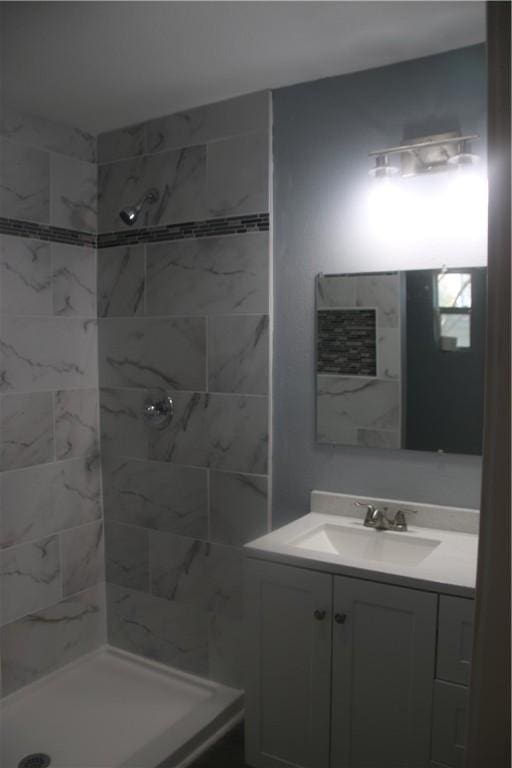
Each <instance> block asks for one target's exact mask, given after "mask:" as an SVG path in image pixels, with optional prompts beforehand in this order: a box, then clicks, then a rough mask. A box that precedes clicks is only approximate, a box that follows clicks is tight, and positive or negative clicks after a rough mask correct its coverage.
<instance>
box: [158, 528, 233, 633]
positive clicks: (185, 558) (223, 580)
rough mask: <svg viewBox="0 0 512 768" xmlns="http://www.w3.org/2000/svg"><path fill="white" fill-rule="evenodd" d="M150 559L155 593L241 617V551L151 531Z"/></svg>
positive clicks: (198, 606)
mask: <svg viewBox="0 0 512 768" xmlns="http://www.w3.org/2000/svg"><path fill="white" fill-rule="evenodd" d="M149 562H150V579H151V592H152V594H154V595H157V596H159V597H165V598H166V599H167V600H172V601H175V602H177V603H184V604H189V605H194V606H195V607H196V608H200V609H201V610H204V611H211V612H214V613H220V614H222V615H226V616H231V617H233V618H241V616H242V562H243V554H242V552H241V550H239V549H236V548H235V547H225V546H223V545H221V544H208V543H206V542H203V541H198V540H197V539H190V538H187V537H185V536H176V535H175V534H172V533H162V532H161V531H151V532H150V535H149Z"/></svg>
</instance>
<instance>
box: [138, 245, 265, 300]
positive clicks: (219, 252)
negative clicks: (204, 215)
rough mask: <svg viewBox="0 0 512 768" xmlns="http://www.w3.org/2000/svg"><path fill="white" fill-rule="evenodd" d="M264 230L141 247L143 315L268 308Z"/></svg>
mask: <svg viewBox="0 0 512 768" xmlns="http://www.w3.org/2000/svg"><path fill="white" fill-rule="evenodd" d="M268 262H269V256H268V234H267V233H266V232H261V233H252V234H246V235H234V236H233V235H231V236H229V237H212V238H205V239H203V240H185V241H182V242H176V243H161V244H160V243H159V244H154V245H148V246H147V280H148V284H147V299H146V301H147V313H148V314H150V315H171V314H178V315H179V314H197V313H201V314H208V315H210V314H237V313H261V314H265V313H267V312H268V307H269V301H268V270H269V264H268Z"/></svg>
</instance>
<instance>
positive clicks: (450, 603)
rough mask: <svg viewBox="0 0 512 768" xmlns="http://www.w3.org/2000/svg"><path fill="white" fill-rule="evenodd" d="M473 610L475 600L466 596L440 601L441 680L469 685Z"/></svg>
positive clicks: (446, 598) (439, 659)
mask: <svg viewBox="0 0 512 768" xmlns="http://www.w3.org/2000/svg"><path fill="white" fill-rule="evenodd" d="M474 609H475V603H474V600H468V599H466V598H464V597H447V596H442V597H441V598H440V600H439V637H438V641H437V674H436V677H437V678H439V679H440V680H447V681H448V682H450V683H460V684H461V685H468V684H469V663H470V659H471V646H472V643H473V616H474Z"/></svg>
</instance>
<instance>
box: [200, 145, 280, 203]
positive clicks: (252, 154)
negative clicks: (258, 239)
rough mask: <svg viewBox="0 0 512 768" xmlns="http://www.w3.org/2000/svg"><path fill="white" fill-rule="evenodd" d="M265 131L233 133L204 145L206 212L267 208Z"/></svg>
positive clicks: (268, 150) (267, 158)
mask: <svg viewBox="0 0 512 768" xmlns="http://www.w3.org/2000/svg"><path fill="white" fill-rule="evenodd" d="M269 152H270V147H269V138H268V134H267V133H251V134H247V135H246V136H236V137H235V138H232V139H226V140H225V141H218V142H215V143H214V144H209V145H208V215H209V216H235V215H237V214H242V213H263V212H264V211H268V167H269Z"/></svg>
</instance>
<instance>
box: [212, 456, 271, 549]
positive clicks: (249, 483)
mask: <svg viewBox="0 0 512 768" xmlns="http://www.w3.org/2000/svg"><path fill="white" fill-rule="evenodd" d="M267 484H268V481H267V478H266V477H262V476H258V475H241V474H238V473H236V474H235V473H231V472H213V471H212V472H210V538H211V540H212V541H215V542H218V543H219V544H232V545H235V546H241V545H243V544H246V543H247V542H248V541H251V540H252V539H256V538H257V537H258V536H263V535H264V534H265V533H267V530H268V523H267V515H268V513H267Z"/></svg>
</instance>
